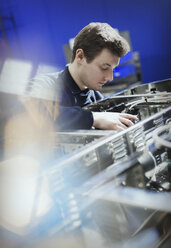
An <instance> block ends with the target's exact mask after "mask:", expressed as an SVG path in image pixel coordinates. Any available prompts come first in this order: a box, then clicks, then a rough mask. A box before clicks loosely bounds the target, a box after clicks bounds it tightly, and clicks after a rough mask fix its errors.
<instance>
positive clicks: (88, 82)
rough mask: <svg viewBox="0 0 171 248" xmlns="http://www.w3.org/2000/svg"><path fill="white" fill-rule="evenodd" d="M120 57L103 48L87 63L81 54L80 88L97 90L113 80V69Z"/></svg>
mask: <svg viewBox="0 0 171 248" xmlns="http://www.w3.org/2000/svg"><path fill="white" fill-rule="evenodd" d="M119 60H120V58H119V57H117V56H115V55H113V54H112V53H111V52H110V51H109V50H108V49H103V50H102V52H101V53H100V54H99V55H97V56H96V57H95V58H94V59H93V61H91V62H90V63H87V60H86V58H85V56H83V59H82V62H81V66H80V70H79V81H80V84H81V86H82V89H85V88H89V89H93V90H99V89H101V87H102V86H103V85H104V84H105V83H106V82H107V81H112V80H113V69H114V68H115V67H116V66H118V64H119Z"/></svg>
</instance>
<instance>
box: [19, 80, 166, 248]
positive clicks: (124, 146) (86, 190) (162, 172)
mask: <svg viewBox="0 0 171 248" xmlns="http://www.w3.org/2000/svg"><path fill="white" fill-rule="evenodd" d="M170 87H171V79H168V80H164V81H160V82H154V83H150V84H147V85H140V86H136V87H134V88H130V89H127V90H125V91H122V92H120V93H119V94H116V95H114V94H112V95H111V96H109V97H107V98H105V99H104V100H103V101H100V102H97V103H96V104H94V105H90V106H86V107H85V109H90V110H93V111H112V112H117V111H118V112H125V113H131V114H136V115H137V116H138V118H139V121H137V122H136V123H135V125H133V126H131V127H129V128H127V129H126V130H123V131H120V132H119V131H102V130H88V131H87V130H78V131H75V132H56V133H54V132H52V133H51V134H52V136H53V138H54V140H55V142H54V143H53V144H54V145H53V149H52V151H51V152H50V155H51V159H50V160H48V164H47V163H46V164H45V165H44V166H43V167H42V168H41V169H40V171H39V172H40V175H39V177H38V182H37V184H36V193H37V194H38V193H40V188H41V186H42V178H43V177H46V181H47V182H48V188H49V191H48V192H49V197H50V199H51V207H50V208H49V209H48V212H47V213H46V214H44V215H43V216H41V217H39V218H36V211H37V207H36V206H37V205H38V202H37V201H38V197H34V204H33V209H32V211H31V218H30V219H31V222H30V224H29V226H28V229H27V230H29V232H28V235H27V241H28V240H36V239H38V240H39V238H40V237H43V238H44V239H45V238H47V240H50V238H55V239H57V241H56V242H58V244H60V242H61V246H60V245H59V247H62V248H65V247H69V245H70V244H68V243H67V242H66V240H67V239H69V241H70V238H71V237H72V241H73V242H74V245H73V247H79V248H82V247H84V248H91V247H92V243H93V244H94V243H95V244H96V246H97V247H100V248H109V247H110V248H111V247H115V248H116V247H117V248H127V247H133V248H137V247H143V248H144V247H150V248H169V247H170V242H171V155H170V151H171V88H170ZM34 120H35V119H34ZM37 130H39V129H37ZM42 133H43V134H44V129H42ZM42 133H41V134H42ZM33 134H34V133H33ZM34 135H35V134H34ZM42 140H44V139H40V142H41V144H42ZM46 144H47V142H46ZM34 149H35V146H34ZM42 149H44V146H42ZM43 151H44V150H43ZM26 152H27V153H26V155H28V152H30V150H28V151H26ZM43 159H44V158H43ZM43 159H42V160H41V161H43ZM42 175H43V176H42ZM35 220H36V223H35ZM61 237H62V241H61ZM48 246H49V244H48V245H47V247H48ZM23 247H25V246H24V245H23ZM41 247H43V246H41ZM52 247H55V246H52ZM93 247H94V245H93Z"/></svg>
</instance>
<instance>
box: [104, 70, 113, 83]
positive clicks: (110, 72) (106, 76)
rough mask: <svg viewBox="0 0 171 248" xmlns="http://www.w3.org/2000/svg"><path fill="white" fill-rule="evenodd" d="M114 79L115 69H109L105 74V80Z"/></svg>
mask: <svg viewBox="0 0 171 248" xmlns="http://www.w3.org/2000/svg"><path fill="white" fill-rule="evenodd" d="M112 80H113V71H109V72H108V73H107V74H106V75H105V81H112Z"/></svg>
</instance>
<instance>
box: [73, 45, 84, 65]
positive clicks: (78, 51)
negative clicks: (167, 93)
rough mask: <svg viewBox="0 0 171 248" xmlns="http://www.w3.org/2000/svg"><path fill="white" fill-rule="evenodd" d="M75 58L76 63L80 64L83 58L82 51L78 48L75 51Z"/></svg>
mask: <svg viewBox="0 0 171 248" xmlns="http://www.w3.org/2000/svg"><path fill="white" fill-rule="evenodd" d="M75 58H76V60H77V62H78V63H82V61H83V60H84V58H85V56H84V51H83V49H81V48H79V49H77V50H76V54H75Z"/></svg>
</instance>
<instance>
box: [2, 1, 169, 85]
mask: <svg viewBox="0 0 171 248" xmlns="http://www.w3.org/2000/svg"><path fill="white" fill-rule="evenodd" d="M10 13H12V14H13V16H14V20H15V22H16V28H15V27H14V25H13V24H12V23H11V22H10V21H9V20H7V19H6V20H4V27H5V31H6V34H7V40H8V42H9V47H10V49H8V50H7V49H6V42H5V41H4V35H3V34H2V32H0V58H1V61H2V60H3V59H4V58H6V57H7V56H11V57H12V58H20V59H23V60H29V61H31V62H32V63H33V65H34V66H35V67H36V65H38V64H40V63H43V64H48V65H52V66H55V67H56V69H57V70H59V69H62V68H63V67H64V66H65V64H66V59H65V54H64V50H63V45H64V44H66V43H68V40H69V38H71V37H74V36H75V35H76V34H77V33H78V31H79V30H80V29H82V28H83V27H84V26H85V25H87V24H88V23H89V22H92V21H100V22H108V23H109V24H110V25H111V26H113V27H116V28H118V29H119V31H124V30H129V32H130V36H131V41H132V47H133V51H138V52H139V53H140V60H141V66H142V76H143V82H144V83H147V82H152V81H155V80H162V79H166V78H168V77H171V14H170V13H171V0H129V1H128V0H118V1H116V0H61V1H59V0H1V1H0V14H1V15H2V16H3V17H5V16H6V17H7V16H9V15H10Z"/></svg>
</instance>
